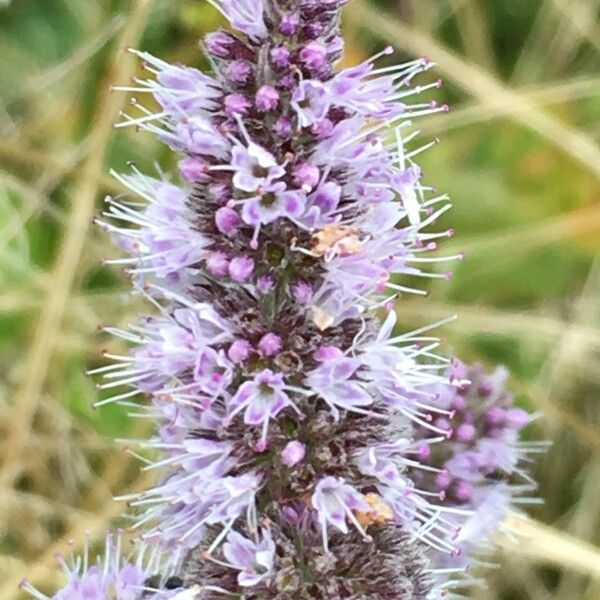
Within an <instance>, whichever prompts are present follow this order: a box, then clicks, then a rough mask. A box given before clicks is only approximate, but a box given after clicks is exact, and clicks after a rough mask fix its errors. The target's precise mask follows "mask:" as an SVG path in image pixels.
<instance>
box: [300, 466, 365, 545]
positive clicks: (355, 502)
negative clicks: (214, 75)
mask: <svg viewBox="0 0 600 600" xmlns="http://www.w3.org/2000/svg"><path fill="white" fill-rule="evenodd" d="M311 501H312V506H313V508H314V509H315V510H316V511H317V516H318V520H319V524H320V526H321V534H322V537H323V547H324V548H325V550H328V539H329V536H328V533H327V529H328V526H329V525H331V526H333V527H335V528H336V529H339V530H340V531H341V532H342V533H348V525H347V522H346V521H347V520H349V521H351V522H352V523H353V525H354V526H355V527H356V528H357V529H358V530H359V531H360V532H361V533H362V534H363V536H364V537H368V536H367V534H366V533H365V531H364V529H363V527H362V526H361V525H360V523H359V522H358V520H357V518H356V516H355V514H354V513H355V512H356V511H361V512H368V511H370V506H369V504H368V503H367V502H366V500H365V498H364V496H363V495H362V494H360V493H359V492H357V491H356V490H355V489H354V488H353V487H352V486H350V485H348V484H347V483H345V482H344V480H343V479H336V478H335V477H325V478H323V479H321V481H319V483H318V484H317V485H316V487H315V491H314V493H313V495H312V498H311Z"/></svg>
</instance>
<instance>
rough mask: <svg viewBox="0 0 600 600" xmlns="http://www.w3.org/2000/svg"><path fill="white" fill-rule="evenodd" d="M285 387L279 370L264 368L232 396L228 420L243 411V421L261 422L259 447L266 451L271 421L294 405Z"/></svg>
mask: <svg viewBox="0 0 600 600" xmlns="http://www.w3.org/2000/svg"><path fill="white" fill-rule="evenodd" d="M285 390H286V385H285V383H284V381H283V376H282V375H281V374H280V373H273V371H271V370H270V369H265V370H264V371H261V372H260V373H258V375H256V376H255V377H254V379H253V380H250V381H246V382H244V383H242V385H241V386H240V387H239V389H238V391H237V392H236V394H235V395H234V396H233V398H231V400H230V401H229V407H228V408H229V412H228V415H227V419H226V423H230V422H231V421H232V419H233V418H234V417H235V416H236V415H237V414H238V413H240V412H242V411H244V423H246V424H248V425H262V432H261V438H260V442H259V443H258V445H257V446H258V448H259V450H261V449H262V450H265V449H266V439H267V431H268V427H269V421H270V420H271V419H274V418H275V417H276V416H277V415H278V414H279V413H280V412H281V411H282V410H283V409H284V408H286V407H287V406H290V405H292V402H291V400H290V397H289V396H288V394H287V393H286V391H285Z"/></svg>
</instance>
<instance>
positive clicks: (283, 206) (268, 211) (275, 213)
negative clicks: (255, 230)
mask: <svg viewBox="0 0 600 600" xmlns="http://www.w3.org/2000/svg"><path fill="white" fill-rule="evenodd" d="M304 204H305V198H304V194H303V193H302V192H298V191H286V189H285V184H283V183H275V184H273V185H270V186H266V187H265V188H263V189H262V195H261V196H256V197H253V198H248V199H247V200H244V205H243V208H242V219H243V220H244V222H245V223H247V224H248V225H265V224H267V223H272V222H273V221H275V220H277V219H280V218H283V217H287V218H289V219H295V218H298V217H300V216H301V215H302V213H303V210H304Z"/></svg>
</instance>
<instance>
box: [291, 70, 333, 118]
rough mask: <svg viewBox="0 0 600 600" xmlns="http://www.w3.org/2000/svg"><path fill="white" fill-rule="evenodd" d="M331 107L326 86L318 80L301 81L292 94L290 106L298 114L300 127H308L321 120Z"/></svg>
mask: <svg viewBox="0 0 600 600" xmlns="http://www.w3.org/2000/svg"><path fill="white" fill-rule="evenodd" d="M330 107H331V98H330V96H329V94H328V92H327V88H326V87H325V86H324V85H323V84H322V83H321V82H320V81H313V80H312V79H305V80H304V81H301V82H300V84H299V85H298V87H297V88H296V89H295V90H294V93H293V95H292V108H293V109H294V110H295V111H296V115H297V116H298V123H299V125H300V127H310V126H311V125H313V124H315V123H318V122H319V121H322V120H323V119H324V118H325V117H326V116H327V113H328V112H329V109H330Z"/></svg>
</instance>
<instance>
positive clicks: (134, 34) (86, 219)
mask: <svg viewBox="0 0 600 600" xmlns="http://www.w3.org/2000/svg"><path fill="white" fill-rule="evenodd" d="M152 2H153V0H136V1H135V2H134V3H133V7H132V11H131V14H130V16H129V19H128V22H127V25H126V27H125V29H124V31H123V34H122V36H121V37H120V39H119V41H118V45H117V48H116V51H115V54H114V56H113V58H112V60H111V62H110V65H109V68H108V71H107V73H106V84H107V85H106V89H107V90H108V86H109V84H112V83H116V82H120V81H126V80H127V79H129V77H130V76H131V75H132V74H133V71H134V66H133V65H134V61H133V57H129V56H128V55H126V54H125V52H124V51H125V49H126V48H127V47H129V46H132V45H135V44H136V43H137V41H138V39H139V37H140V35H141V33H142V31H143V29H144V25H145V23H146V19H147V17H148V14H149V10H150V7H151V5H152ZM120 103H121V99H120V98H119V97H116V96H113V95H110V96H109V95H106V96H105V95H102V98H101V99H100V103H99V105H98V107H97V110H96V119H95V124H94V125H93V129H92V132H91V134H90V153H89V158H88V159H87V161H86V163H85V165H84V167H83V174H82V175H80V177H79V178H78V179H77V181H76V183H75V186H74V189H73V195H72V198H73V202H72V210H71V213H70V215H69V220H68V223H67V229H66V233H65V237H64V240H63V243H62V245H61V248H60V251H59V254H58V257H57V259H56V262H55V266H54V269H53V272H52V276H51V278H50V282H49V289H48V291H47V297H46V301H45V302H44V304H43V307H42V312H41V315H40V318H39V321H38V323H37V326H36V329H35V332H34V337H33V341H32V344H31V348H30V349H29V352H28V355H27V359H26V361H25V365H24V368H23V374H22V380H21V383H20V386H19V388H18V389H17V391H16V394H15V404H16V405H17V406H18V411H16V412H15V419H14V422H13V427H12V429H11V431H10V434H9V443H8V447H9V449H10V450H9V452H8V454H7V455H6V457H5V461H4V471H3V473H2V479H1V481H2V483H3V484H4V485H6V486H9V487H10V486H11V485H12V483H13V482H14V481H15V479H16V478H17V476H18V474H19V473H20V464H19V463H20V458H21V455H22V453H23V451H24V449H25V448H26V445H27V439H28V436H29V429H30V426H31V420H32V418H33V415H34V414H35V410H36V406H37V402H38V398H39V394H40V391H41V389H42V386H43V385H44V381H45V378H46V374H47V370H48V365H49V364H50V360H51V358H52V353H53V350H54V346H55V344H56V340H57V338H58V336H59V333H60V328H61V322H62V320H63V317H64V315H65V312H66V310H67V306H68V300H69V295H70V292H71V287H72V285H73V282H74V280H75V277H76V274H77V267H78V264H79V259H80V255H81V252H82V249H83V247H84V243H85V239H86V234H87V231H88V227H89V224H90V221H91V217H92V214H93V211H94V203H95V199H96V193H97V190H98V179H99V176H100V173H101V172H102V170H103V168H104V155H105V152H106V148H107V145H108V142H109V140H110V136H111V135H112V132H113V130H112V124H113V122H114V121H115V120H116V118H117V115H118V110H119V107H120Z"/></svg>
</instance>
